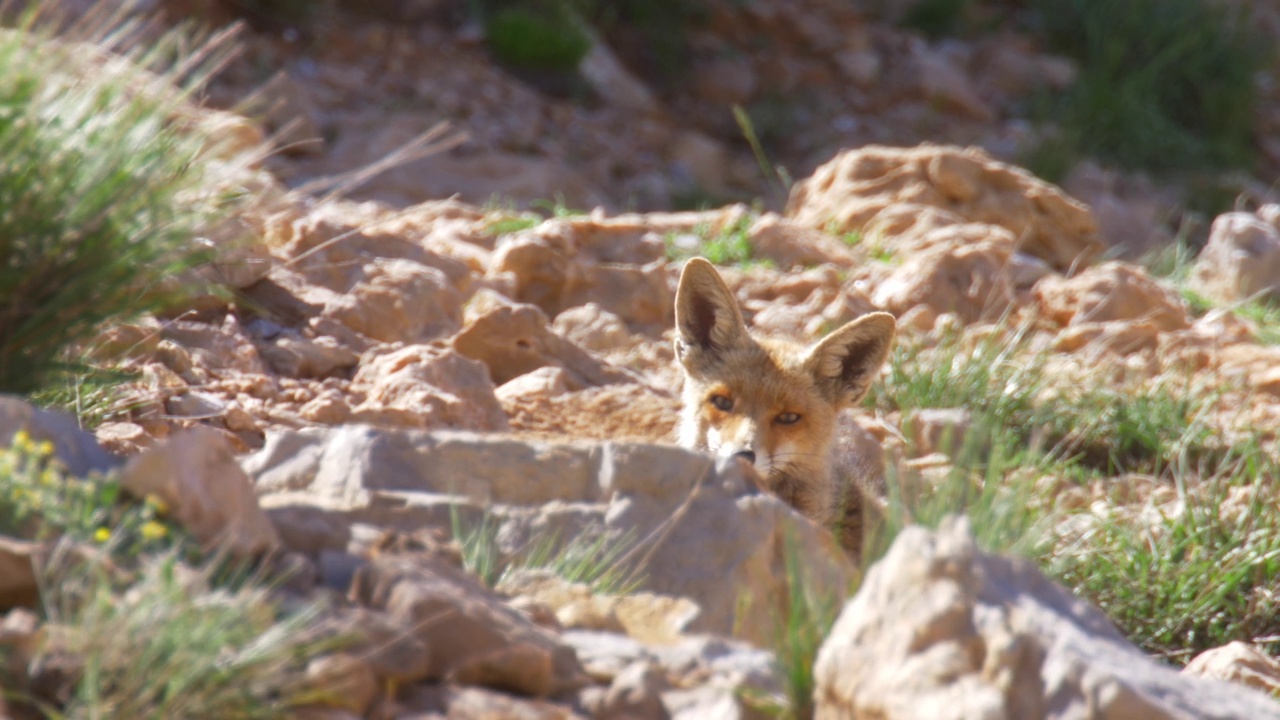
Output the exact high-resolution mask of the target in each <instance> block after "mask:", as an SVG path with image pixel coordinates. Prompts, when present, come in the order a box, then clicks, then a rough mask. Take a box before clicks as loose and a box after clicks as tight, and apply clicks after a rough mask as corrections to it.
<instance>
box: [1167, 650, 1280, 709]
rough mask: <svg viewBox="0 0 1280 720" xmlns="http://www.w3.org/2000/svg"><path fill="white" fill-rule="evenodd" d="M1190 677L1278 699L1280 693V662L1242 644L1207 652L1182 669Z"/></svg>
mask: <svg viewBox="0 0 1280 720" xmlns="http://www.w3.org/2000/svg"><path fill="white" fill-rule="evenodd" d="M1182 672H1183V673H1184V674H1186V675H1197V676H1200V677H1207V678H1214V679H1217V680H1226V681H1227V682H1231V683H1238V684H1240V685H1243V686H1245V687H1250V688H1253V689H1254V690H1261V691H1262V692H1264V693H1266V694H1268V695H1270V696H1272V697H1275V695H1276V692H1277V691H1280V662H1277V661H1276V659H1275V658H1273V657H1271V656H1270V655H1267V654H1266V653H1264V652H1262V650H1260V649H1258V647H1257V646H1255V645H1250V644H1249V643H1243V642H1240V641H1238V640H1237V641H1236V642H1231V643H1227V644H1226V645H1223V646H1222V647H1218V648H1213V649H1212V650H1205V651H1204V652H1202V653H1200V654H1199V655H1197V656H1195V657H1194V658H1192V659H1191V662H1189V663H1187V666H1186V667H1184V668H1183V669H1182Z"/></svg>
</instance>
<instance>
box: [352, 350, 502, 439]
mask: <svg viewBox="0 0 1280 720" xmlns="http://www.w3.org/2000/svg"><path fill="white" fill-rule="evenodd" d="M351 389H352V390H353V391H356V392H361V393H363V394H364V397H365V400H364V402H363V403H361V404H360V405H359V406H358V407H355V408H352V415H353V416H354V417H355V418H356V419H357V420H359V421H363V422H375V423H378V424H387V425H399V426H407V427H454V428H466V429H472V430H504V429H506V426H507V419H506V416H505V415H503V413H502V407H501V406H500V405H499V404H498V399H497V397H495V396H494V386H493V381H492V380H490V379H489V373H488V371H487V370H486V369H485V366H484V365H482V364H481V363H479V362H476V361H475V360H472V359H471V358H468V357H465V356H463V355H460V354H458V353H456V352H454V351H452V350H449V349H445V348H441V347H438V346H434V345H409V346H405V347H396V346H383V347H381V348H378V349H375V350H370V351H369V352H367V353H365V355H364V356H363V357H362V358H361V359H360V366H359V368H358V369H357V370H356V374H355V377H354V378H352V380H351Z"/></svg>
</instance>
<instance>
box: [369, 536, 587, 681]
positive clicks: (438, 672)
mask: <svg viewBox="0 0 1280 720" xmlns="http://www.w3.org/2000/svg"><path fill="white" fill-rule="evenodd" d="M351 599H352V600H353V601H355V602H359V603H361V604H363V605H366V606H368V607H371V608H374V609H378V610H385V611H386V612H387V614H388V615H390V616H391V617H392V618H393V619H394V620H395V621H397V622H398V623H400V624H401V626H402V627H404V628H405V631H406V632H408V633H410V634H412V635H414V636H416V637H418V638H420V639H421V640H422V641H423V642H424V643H425V644H426V648H427V654H428V657H429V658H430V661H429V666H430V671H429V673H428V678H432V679H448V680H451V681H455V682H459V683H463V684H470V685H484V686H486V687H491V688H495V689H500V690H506V691H509V692H515V693H519V694H523V695H532V696H547V695H554V694H557V693H560V692H565V691H569V690H573V689H576V688H578V687H581V686H582V685H583V684H585V682H586V676H585V674H584V673H583V670H582V666H581V665H579V664H578V660H577V657H576V656H575V655H574V653H573V651H572V650H571V649H570V648H568V647H566V646H564V645H561V644H559V642H558V641H557V640H556V638H555V636H554V635H552V634H550V633H548V632H547V631H546V630H544V629H542V628H540V627H538V626H537V625H534V624H533V623H532V622H530V621H529V620H528V619H527V618H526V617H525V616H524V615H522V614H521V613H519V612H517V611H516V610H514V609H512V608H509V607H507V606H506V605H505V604H504V603H503V602H502V601H501V600H500V599H498V597H497V596H495V595H494V594H493V593H492V592H491V591H489V590H488V589H486V588H485V587H484V586H482V585H480V583H479V582H477V581H476V580H475V579H474V578H473V577H471V576H469V575H467V574H466V573H465V572H463V571H461V570H459V569H457V568H454V567H452V566H451V565H449V564H447V563H442V562H440V561H438V560H434V559H431V558H428V557H424V556H400V557H378V558H375V559H374V560H373V562H372V563H370V564H369V565H368V566H366V567H364V568H362V569H361V570H360V571H358V572H357V576H356V579H355V581H354V582H353V584H352V588H351Z"/></svg>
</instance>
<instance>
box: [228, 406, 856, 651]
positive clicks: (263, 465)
mask: <svg viewBox="0 0 1280 720" xmlns="http://www.w3.org/2000/svg"><path fill="white" fill-rule="evenodd" d="M244 466H245V468H246V470H247V471H248V472H249V473H250V474H252V475H253V476H254V477H255V479H256V483H257V487H258V489H259V491H260V492H262V493H263V494H264V497H263V503H264V505H266V506H267V507H269V508H271V513H272V517H273V518H277V522H278V523H279V524H280V525H281V527H285V526H286V525H289V526H292V527H294V528H297V529H296V530H293V531H290V532H289V533H287V535H288V536H290V537H296V538H298V539H299V541H301V542H308V543H314V542H317V541H321V540H323V539H324V538H326V537H335V538H336V539H335V540H324V542H325V543H326V545H325V546H326V547H329V548H331V549H343V548H342V546H341V545H339V546H338V547H334V545H335V544H337V542H342V538H341V535H339V534H338V533H339V531H340V529H341V528H343V527H349V526H350V525H351V523H353V522H367V523H370V524H373V525H377V526H380V527H390V526H397V527H403V528H405V529H416V528H421V527H422V526H424V525H427V524H432V525H435V526H438V527H442V528H446V529H448V528H449V527H450V524H451V523H450V512H451V510H450V509H451V507H456V506H454V505H452V504H451V503H450V502H444V501H449V500H450V498H442V497H441V495H444V494H448V495H451V496H454V498H465V499H467V500H469V501H470V502H472V503H475V505H476V506H477V507H488V508H490V512H491V513H493V514H494V515H495V517H496V518H497V519H498V520H500V527H499V528H498V531H499V537H501V538H504V539H505V540H504V541H505V542H508V543H509V551H510V552H513V553H514V552H516V551H518V549H519V548H520V547H522V546H523V545H524V543H527V542H529V541H530V540H532V539H534V538H536V537H538V534H539V533H544V534H545V533H553V534H555V535H556V536H558V537H575V536H578V535H582V534H584V533H586V532H594V533H598V534H599V535H597V537H600V538H602V541H603V542H623V541H626V542H628V543H632V544H637V543H638V544H639V546H638V547H631V548H630V549H629V551H628V552H629V554H630V557H631V558H633V559H635V561H636V562H637V563H638V564H637V565H636V566H635V568H634V570H635V572H636V573H637V576H638V577H643V578H644V579H645V584H644V589H646V590H648V591H650V592H653V593H655V594H660V595H667V596H673V597H684V598H688V599H690V600H692V601H693V602H694V603H696V604H697V605H698V607H699V608H701V612H700V613H699V614H698V616H697V617H696V618H695V619H694V620H692V621H691V622H689V624H688V626H687V630H688V631H690V632H716V633H721V634H728V633H731V632H741V633H743V634H745V635H747V636H749V637H751V638H756V639H760V640H764V639H767V638H769V637H772V636H771V633H772V632H773V630H774V624H775V623H776V622H777V621H778V620H777V618H778V617H779V616H780V610H779V608H778V607H777V605H776V603H777V602H778V601H779V599H781V598H785V597H786V596H787V591H786V589H785V587H784V584H785V578H786V573H785V571H784V568H785V565H786V563H787V562H788V558H789V557H791V555H790V553H794V552H795V551H796V549H797V548H803V549H804V550H803V552H804V557H805V563H806V567H807V568H808V571H809V573H810V574H811V579H812V582H813V583H814V584H815V587H817V588H822V589H825V591H829V592H832V593H834V594H835V595H837V596H838V595H840V594H841V593H843V591H844V588H846V587H847V586H848V582H849V579H850V577H851V575H852V572H853V569H852V567H851V565H850V563H849V561H848V559H847V558H846V557H845V556H844V554H843V552H842V551H841V550H840V549H839V546H838V545H837V542H836V540H835V538H834V537H833V536H832V535H831V534H830V532H828V531H827V530H826V529H824V528H819V527H817V526H815V525H813V524H812V523H810V522H809V521H808V520H807V519H805V518H803V517H802V516H800V515H799V514H798V513H797V512H795V511H794V510H793V509H792V508H791V507H789V506H787V505H786V504H785V503H783V502H782V501H780V500H778V499H777V498H774V497H772V496H769V495H766V494H762V493H761V491H760V490H759V489H758V488H757V487H756V486H755V485H754V484H753V483H752V482H751V481H749V480H748V479H747V478H746V477H745V476H744V475H743V474H742V471H741V469H740V468H739V467H738V465H737V463H734V462H729V463H725V464H724V465H722V466H721V467H718V468H717V467H715V466H713V463H712V461H711V459H710V458H707V457H706V456H704V455H701V454H699V453H694V452H690V451H688V450H684V449H682V448H676V447H671V446H660V445H646V444H640V443H625V442H604V443H581V442H579V443H545V442H532V441H521V440H516V439H511V438H501V437H489V436H482V435H474V434H470V433H462V432H454V431H436V432H423V431H390V430H376V429H373V428H369V427H361V426H343V427H339V428H333V429H323V428H314V429H306V430H301V431H291V432H284V433H273V434H270V435H269V436H268V438H267V442H266V446H265V447H264V448H263V449H262V450H261V451H260V452H258V453H255V454H254V455H250V456H248V457H246V458H245V460H244ZM508 506H510V507H508ZM349 532H350V531H348V533H349ZM347 537H348V538H349V537H350V534H348V535H347ZM295 549H297V550H305V549H306V548H303V547H296V548H295ZM744 598H748V600H744Z"/></svg>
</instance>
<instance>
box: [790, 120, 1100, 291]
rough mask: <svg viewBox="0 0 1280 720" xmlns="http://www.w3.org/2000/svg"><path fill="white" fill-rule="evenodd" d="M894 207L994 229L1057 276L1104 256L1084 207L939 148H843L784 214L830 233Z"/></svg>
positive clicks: (1039, 184) (1007, 170)
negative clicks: (930, 210) (912, 206)
mask: <svg viewBox="0 0 1280 720" xmlns="http://www.w3.org/2000/svg"><path fill="white" fill-rule="evenodd" d="M898 203H916V204H921V205H928V206H932V207H938V208H942V209H945V210H947V211H948V212H951V213H954V214H955V215H957V216H959V217H961V218H963V219H964V220H965V221H968V222H978V223H987V224H991V225H999V226H1001V227H1003V228H1005V229H1006V230H1008V231H1010V232H1011V233H1013V236H1014V237H1015V238H1017V239H1018V243H1019V244H1018V247H1017V248H1016V249H1018V250H1020V251H1022V252H1026V253H1028V254H1030V255H1034V256H1035V257H1038V258H1040V259H1042V260H1044V261H1045V262H1048V263H1049V264H1050V265H1052V266H1053V267H1055V268H1056V269H1058V270H1059V271H1065V270H1067V269H1069V268H1071V267H1073V266H1076V265H1079V264H1087V263H1088V262H1089V261H1090V260H1091V259H1092V258H1093V257H1095V256H1096V255H1098V254H1099V253H1100V252H1101V251H1102V243H1101V241H1100V240H1099V239H1098V229H1097V223H1096V222H1095V221H1094V219H1093V216H1092V215H1091V214H1090V213H1089V209H1088V208H1087V207H1085V206H1084V205H1082V204H1080V203H1079V202H1077V201H1075V200H1073V199H1071V198H1070V197H1069V196H1067V195H1066V194H1065V193H1063V192H1062V191H1061V190H1059V189H1058V188H1056V187H1054V186H1052V185H1050V184H1048V183H1045V182H1043V181H1041V180H1038V179H1036V178H1035V177H1034V176H1032V175H1031V174H1030V173H1028V172H1026V171H1025V170H1022V169H1020V168H1016V167H1013V166H1011V165H1006V164H1004V163H1000V162H996V161H995V160H992V159H991V158H990V157H988V156H987V155H986V154H985V153H984V152H982V151H981V150H977V149H974V148H970V149H961V148H956V147H948V146H939V145H928V144H926V145H921V146H919V147H915V148H890V147H882V146H869V147H864V148H860V149H858V150H846V151H844V152H842V153H840V154H839V155H838V156H836V158H835V159H833V160H831V161H830V162H828V163H827V164H826V165H823V166H822V167H820V168H818V169H817V170H816V171H815V172H814V174H813V176H812V177H810V178H808V179H807V180H804V181H802V182H800V183H797V184H796V186H795V187H794V188H793V189H792V192H791V198H790V199H789V200H788V202H787V215H788V216H789V217H792V218H794V219H795V220H796V221H797V222H800V223H802V224H805V225H808V226H810V227H815V228H820V229H824V230H828V231H830V232H838V233H844V232H850V231H854V230H858V231H861V230H862V229H863V228H864V227H865V226H866V225H867V223H868V222H870V221H871V219H872V218H874V217H875V216H876V215H877V214H879V213H880V212H881V211H883V210H884V209H885V208H887V207H890V206H892V205H895V204H898Z"/></svg>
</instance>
